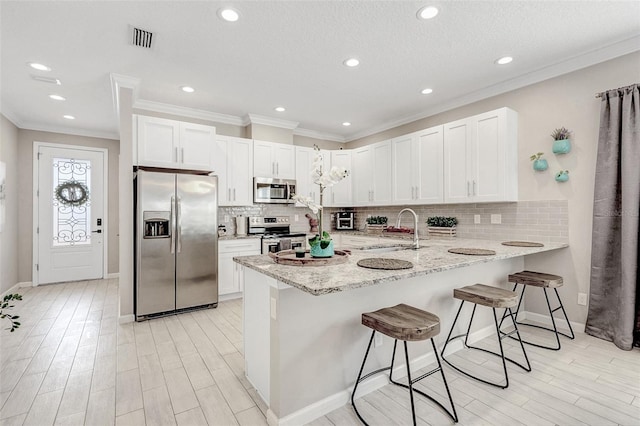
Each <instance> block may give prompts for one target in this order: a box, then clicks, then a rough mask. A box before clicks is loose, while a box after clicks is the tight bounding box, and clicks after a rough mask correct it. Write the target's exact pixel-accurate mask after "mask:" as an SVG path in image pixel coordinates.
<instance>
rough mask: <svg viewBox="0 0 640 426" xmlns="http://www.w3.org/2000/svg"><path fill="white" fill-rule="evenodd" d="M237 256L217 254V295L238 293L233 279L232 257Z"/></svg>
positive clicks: (238, 289)
mask: <svg viewBox="0 0 640 426" xmlns="http://www.w3.org/2000/svg"><path fill="white" fill-rule="evenodd" d="M234 256H238V254H237V253H234V252H231V253H222V252H220V253H219V254H218V294H219V295H223V294H229V293H236V292H238V291H240V288H239V286H238V283H237V281H236V278H235V277H234V273H235V266H234V263H235V262H234V261H233V257H234Z"/></svg>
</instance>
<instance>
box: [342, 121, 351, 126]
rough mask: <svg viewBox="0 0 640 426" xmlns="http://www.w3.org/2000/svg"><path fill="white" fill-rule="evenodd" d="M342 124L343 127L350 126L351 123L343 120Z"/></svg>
mask: <svg viewBox="0 0 640 426" xmlns="http://www.w3.org/2000/svg"><path fill="white" fill-rule="evenodd" d="M342 125H343V126H344V127H349V126H351V123H349V122H348V121H345V122H344V123H342Z"/></svg>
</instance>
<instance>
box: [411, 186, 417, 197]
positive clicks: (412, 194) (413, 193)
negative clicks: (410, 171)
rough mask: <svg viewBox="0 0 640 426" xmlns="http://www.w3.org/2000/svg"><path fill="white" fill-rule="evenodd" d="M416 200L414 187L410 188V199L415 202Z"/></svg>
mask: <svg viewBox="0 0 640 426" xmlns="http://www.w3.org/2000/svg"><path fill="white" fill-rule="evenodd" d="M416 198H417V197H416V187H415V186H412V187H411V199H412V200H415V199H416Z"/></svg>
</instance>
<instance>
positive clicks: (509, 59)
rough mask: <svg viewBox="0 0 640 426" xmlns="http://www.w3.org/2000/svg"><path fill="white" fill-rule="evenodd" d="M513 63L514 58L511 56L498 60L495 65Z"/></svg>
mask: <svg viewBox="0 0 640 426" xmlns="http://www.w3.org/2000/svg"><path fill="white" fill-rule="evenodd" d="M511 61H513V58H512V57H511V56H503V57H502V58H500V59H496V60H495V62H494V63H495V64H498V65H506V64H508V63H509V62H511Z"/></svg>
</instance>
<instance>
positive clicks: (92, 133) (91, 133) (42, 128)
mask: <svg viewBox="0 0 640 426" xmlns="http://www.w3.org/2000/svg"><path fill="white" fill-rule="evenodd" d="M14 124H15V123H14ZM18 128H20V129H21V130H34V131H37V132H50V133H60V134H63V135H74V136H84V137H89V138H100V139H113V140H117V141H119V140H120V135H119V134H118V133H115V132H101V131H99V130H91V129H74V128H71V127H63V126H48V125H42V124H37V123H21V124H20V126H18Z"/></svg>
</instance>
